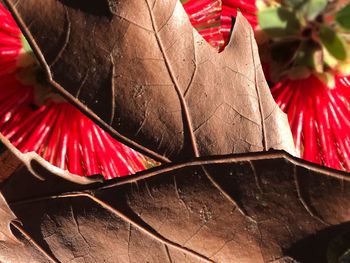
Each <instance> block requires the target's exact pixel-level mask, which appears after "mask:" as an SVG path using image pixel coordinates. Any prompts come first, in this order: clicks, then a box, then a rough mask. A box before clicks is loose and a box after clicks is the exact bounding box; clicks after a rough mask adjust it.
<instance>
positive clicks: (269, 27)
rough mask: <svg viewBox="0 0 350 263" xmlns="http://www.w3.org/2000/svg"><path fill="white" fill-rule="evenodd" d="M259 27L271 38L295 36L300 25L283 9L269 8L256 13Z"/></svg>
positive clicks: (292, 15) (289, 12)
mask: <svg viewBox="0 0 350 263" xmlns="http://www.w3.org/2000/svg"><path fill="white" fill-rule="evenodd" d="M258 20H259V25H260V27H261V28H262V30H264V31H265V32H266V33H267V34H269V35H270V36H271V37H277V38H278V37H284V36H290V35H296V34H297V33H298V32H299V28H300V24H299V21H298V19H297V17H296V16H295V14H294V13H293V12H291V11H289V10H288V9H286V8H283V7H269V8H266V9H264V10H261V11H260V12H259V13H258Z"/></svg>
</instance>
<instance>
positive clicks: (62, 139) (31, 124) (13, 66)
mask: <svg viewBox="0 0 350 263" xmlns="http://www.w3.org/2000/svg"><path fill="white" fill-rule="evenodd" d="M43 79H44V78H43V77H42V72H41V70H40V67H39V66H38V64H37V63H36V61H35V59H34V56H33V54H32V51H31V50H30V47H29V45H28V44H27V43H26V40H25V38H24V37H23V35H22V34H21V32H20V30H19V28H18V27H17V25H16V23H15V21H14V20H13V18H12V16H11V14H10V13H9V11H8V10H7V9H6V8H5V7H4V6H2V5H1V4H0V132H1V133H2V135H4V136H5V137H6V138H7V139H9V140H10V142H11V143H12V144H13V145H14V146H16V147H17V148H18V149H19V150H21V151H22V152H23V153H27V152H36V153H37V154H38V155H40V156H41V157H42V158H44V159H45V160H47V161H49V162H50V163H51V164H53V165H55V166H57V167H59V168H61V169H63V170H68V171H69V172H70V173H72V174H76V175H86V176H88V175H94V174H102V175H103V176H104V177H105V178H106V179H110V178H114V177H118V176H123V175H129V174H134V173H136V172H137V171H140V170H145V169H147V168H149V167H151V166H154V165H156V163H155V162H154V161H152V160H149V159H148V158H146V157H144V156H143V155H141V154H139V153H138V152H136V151H134V150H133V149H131V148H129V147H127V146H125V145H123V144H121V143H120V142H118V141H116V140H115V139H113V138H112V137H111V136H110V135H109V134H108V133H107V132H105V131H104V130H102V129H101V128H100V127H98V126H96V125H95V124H94V123H93V122H92V121H91V120H90V119H89V118H87V117H86V116H85V115H83V114H82V113H81V112H80V111H79V110H77V109H76V108H75V107H73V106H72V105H70V104H69V103H67V102H66V101H65V100H64V99H63V98H61V97H60V96H59V95H58V94H55V93H54V92H53V91H51V90H50V89H49V88H48V85H46V83H45V81H43Z"/></svg>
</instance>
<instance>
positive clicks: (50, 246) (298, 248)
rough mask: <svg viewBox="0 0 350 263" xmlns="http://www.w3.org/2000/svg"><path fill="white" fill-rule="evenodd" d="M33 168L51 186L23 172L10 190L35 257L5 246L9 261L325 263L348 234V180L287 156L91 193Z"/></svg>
mask: <svg viewBox="0 0 350 263" xmlns="http://www.w3.org/2000/svg"><path fill="white" fill-rule="evenodd" d="M32 167H33V169H34V170H35V171H36V172H37V173H39V174H41V175H42V176H43V177H44V178H45V179H46V180H45V181H41V180H39V179H38V178H37V177H34V176H32V175H31V174H30V172H29V171H28V169H27V168H25V167H24V166H23V167H22V168H21V169H17V170H16V171H14V173H13V175H12V177H10V178H9V180H8V181H7V182H6V184H5V185H3V187H2V193H3V195H4V196H5V198H6V201H7V202H8V203H9V205H10V207H11V209H12V211H13V212H14V213H15V214H16V216H17V217H18V219H19V220H21V222H22V223H23V227H22V228H21V227H20V225H19V228H18V229H17V231H16V232H14V234H15V236H16V237H18V238H19V239H22V240H23V238H24V237H26V238H24V240H26V239H28V238H29V237H30V242H26V243H24V245H23V246H22V247H21V249H22V250H23V251H26V253H27V254H25V253H23V255H22V254H18V252H17V251H18V247H11V246H7V245H6V244H5V245H1V246H0V255H1V258H2V259H3V261H5V262H10V260H11V259H12V258H11V256H12V257H14V255H16V257H17V258H16V260H15V262H28V261H27V258H28V253H30V258H31V260H32V262H46V261H56V262H57V261H58V262H96V260H97V261H99V262H254V263H260V262H295V261H293V260H296V261H297V262H320V263H322V262H326V254H327V248H328V245H329V241H330V240H332V239H333V238H334V237H336V236H338V235H339V234H340V233H343V232H344V231H345V230H347V231H348V229H349V223H348V221H349V218H350V209H349V205H348V203H349V202H348V200H349V198H350V192H349V187H350V179H349V177H345V176H344V175H343V174H342V173H340V172H336V171H332V170H329V169H324V168H320V167H318V166H315V165H312V164H308V163H306V162H303V161H300V160H298V159H296V158H294V157H291V156H290V155H287V154H286V153H284V152H281V151H273V152H267V153H258V154H257V153H256V154H244V155H234V156H223V157H212V158H206V159H203V158H202V159H196V160H195V161H191V162H187V163H178V164H171V165H166V166H163V167H160V168H156V169H154V170H151V171H146V172H143V173H141V174H139V175H137V176H136V177H135V176H130V177H125V178H122V179H118V180H113V181H110V182H108V183H105V184H101V183H97V184H92V185H90V186H82V185H78V184H74V183H72V182H69V181H67V180H64V179H62V178H60V177H57V176H56V175H54V174H52V173H50V172H49V171H48V170H46V169H45V167H43V166H42V165H41V164H39V163H36V162H35V161H33V162H32ZM203 169H205V170H206V171H209V172H211V174H212V176H213V177H214V178H215V179H216V180H217V183H213V181H211V180H210V179H208V177H207V176H206V174H205V171H204V170H203ZM33 189H35V191H33ZM8 220H11V218H7V217H2V222H8ZM1 227H2V228H3V227H4V226H3V225H2V226H1ZM23 235H24V237H23ZM28 251H29V252H28ZM11 252H12V253H11ZM21 256H22V257H21ZM6 257H8V258H6ZM44 257H46V258H45V259H44Z"/></svg>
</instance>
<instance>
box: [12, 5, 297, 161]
mask: <svg viewBox="0 0 350 263" xmlns="http://www.w3.org/2000/svg"><path fill="white" fill-rule="evenodd" d="M6 2H8V4H9V7H10V9H11V10H12V11H13V13H14V15H15V17H16V19H17V20H18V22H19V24H20V26H21V27H22V29H23V30H24V32H25V33H26V35H27V37H28V38H29V42H30V43H31V44H32V46H33V48H34V50H35V52H36V53H37V56H38V57H39V59H40V60H41V63H42V64H43V65H44V67H45V69H46V71H47V73H48V75H49V78H50V79H51V82H52V84H53V86H55V87H56V88H57V89H58V90H59V91H60V92H62V93H63V94H64V95H65V96H66V97H67V98H68V99H69V100H70V101H71V102H73V103H75V104H76V105H78V106H79V107H80V109H82V110H83V111H84V112H85V113H86V114H88V115H89V116H90V117H92V118H93V119H94V120H95V121H96V122H98V123H99V124H100V125H101V126H102V127H104V128H105V129H107V130H108V131H109V132H110V133H112V135H113V136H114V137H116V138H117V139H118V140H120V141H122V142H124V143H126V144H128V145H129V146H131V147H133V148H135V149H137V150H139V151H141V152H143V153H146V154H148V155H149V156H151V157H153V158H154V159H157V160H160V161H163V162H168V161H173V160H186V159H188V158H193V157H195V156H197V157H198V156H208V155H214V154H230V153H242V152H255V151H262V150H268V149H270V148H274V149H284V150H286V151H289V152H291V153H293V151H294V148H293V142H292V137H291V133H290V129H289V125H288V122H287V119H286V117H285V115H284V114H283V113H282V112H281V111H280V110H279V108H278V107H277V105H276V104H275V102H274V100H273V98H272V96H271V95H270V91H269V89H268V86H267V84H266V82H265V79H264V76H263V73H262V69H261V65H260V60H259V57H258V52H257V47H256V44H255V41H254V38H253V32H252V30H251V28H250V26H249V24H248V23H247V21H246V20H245V18H244V17H243V16H242V15H239V16H238V18H237V22H236V26H235V28H234V32H233V39H232V40H231V43H230V44H229V46H228V47H227V48H226V50H225V51H224V52H222V53H221V54H217V53H216V51H215V50H214V49H212V48H211V47H210V46H209V44H207V43H206V42H205V41H204V39H202V37H201V36H200V35H199V34H198V33H197V32H196V31H195V30H194V29H193V28H192V26H191V24H190V22H189V20H188V17H187V15H186V13H185V12H184V10H183V7H182V5H181V3H180V2H179V1H177V0H164V1H155V0H153V1H152V0H146V1H139V0H130V1H115V0H109V1H101V0H87V1H84V3H82V2H81V1H78V0H73V1H66V0H46V1H40V0H26V1H12V0H8V1H6ZM136 10H137V11H136ZM141 145H142V146H141Z"/></svg>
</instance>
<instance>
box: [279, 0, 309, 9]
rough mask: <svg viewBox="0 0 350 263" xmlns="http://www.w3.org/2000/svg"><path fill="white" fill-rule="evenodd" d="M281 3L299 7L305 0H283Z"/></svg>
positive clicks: (295, 7)
mask: <svg viewBox="0 0 350 263" xmlns="http://www.w3.org/2000/svg"><path fill="white" fill-rule="evenodd" d="M283 3H285V4H286V5H288V6H290V7H291V8H293V9H299V8H300V7H301V6H302V5H304V4H305V0H285V1H283Z"/></svg>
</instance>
